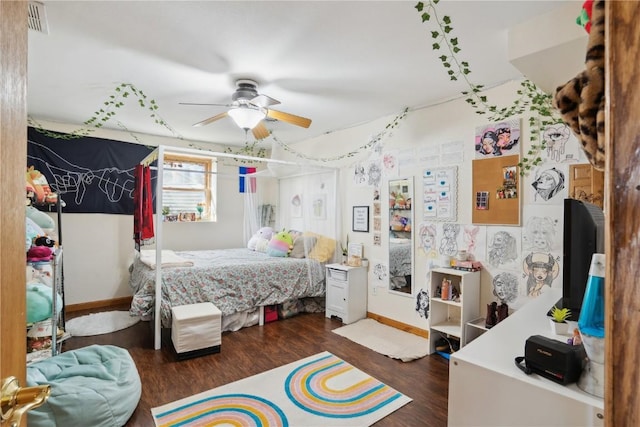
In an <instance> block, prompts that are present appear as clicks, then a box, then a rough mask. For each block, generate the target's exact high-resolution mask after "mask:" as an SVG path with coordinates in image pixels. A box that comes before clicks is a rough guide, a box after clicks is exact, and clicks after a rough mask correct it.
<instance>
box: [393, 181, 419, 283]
mask: <svg viewBox="0 0 640 427" xmlns="http://www.w3.org/2000/svg"><path fill="white" fill-rule="evenodd" d="M412 228H413V178H402V179H394V180H390V181H389V291H391V292H399V293H401V294H403V295H405V296H412V295H413V286H412V284H413V280H411V278H412V275H413V239H412V237H413V232H412Z"/></svg>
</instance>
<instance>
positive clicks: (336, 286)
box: [325, 264, 367, 324]
mask: <svg viewBox="0 0 640 427" xmlns="http://www.w3.org/2000/svg"><path fill="white" fill-rule="evenodd" d="M326 278H327V280H326V282H327V300H326V309H325V313H326V316H327V317H338V318H340V319H341V320H342V323H345V324H347V323H353V322H355V321H356V320H360V319H364V318H365V317H367V269H366V268H364V267H350V266H348V265H343V264H327V266H326Z"/></svg>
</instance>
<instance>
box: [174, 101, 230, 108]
mask: <svg viewBox="0 0 640 427" xmlns="http://www.w3.org/2000/svg"><path fill="white" fill-rule="evenodd" d="M178 104H180V105H207V106H209V105H213V106H216V107H231V105H230V104H201V103H198V102H178Z"/></svg>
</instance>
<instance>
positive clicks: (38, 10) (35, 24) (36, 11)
mask: <svg viewBox="0 0 640 427" xmlns="http://www.w3.org/2000/svg"><path fill="white" fill-rule="evenodd" d="M29 29H30V30H34V31H38V32H40V33H44V34H49V25H48V24H47V13H46V11H45V9H44V4H43V3H40V2H37V1H30V2H29Z"/></svg>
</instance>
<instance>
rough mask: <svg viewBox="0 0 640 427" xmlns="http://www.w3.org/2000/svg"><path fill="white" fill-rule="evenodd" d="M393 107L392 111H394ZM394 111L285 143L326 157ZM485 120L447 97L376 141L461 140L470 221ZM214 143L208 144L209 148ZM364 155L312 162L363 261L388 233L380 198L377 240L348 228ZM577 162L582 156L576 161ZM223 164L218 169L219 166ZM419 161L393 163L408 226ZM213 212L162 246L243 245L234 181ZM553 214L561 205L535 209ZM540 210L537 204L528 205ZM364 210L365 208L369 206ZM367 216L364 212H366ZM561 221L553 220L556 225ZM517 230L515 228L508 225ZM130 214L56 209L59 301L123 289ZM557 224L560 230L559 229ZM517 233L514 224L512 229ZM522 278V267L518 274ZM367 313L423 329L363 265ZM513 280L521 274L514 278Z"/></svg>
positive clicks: (418, 283) (486, 282)
mask: <svg viewBox="0 0 640 427" xmlns="http://www.w3.org/2000/svg"><path fill="white" fill-rule="evenodd" d="M519 87H520V85H519V82H509V83H506V84H504V85H502V86H499V87H496V88H493V89H491V90H488V91H487V92H486V95H487V96H488V98H489V101H490V102H491V103H494V104H497V105H498V106H509V105H511V103H512V102H513V100H514V99H515V98H516V91H517V90H518V88H519ZM399 110H400V109H399ZM398 112H400V111H398ZM395 115H396V114H393V115H390V116H388V117H383V118H380V119H377V120H375V121H372V122H370V123H367V124H364V125H361V126H358V127H355V128H351V129H346V130H343V131H339V132H334V133H331V134H327V135H323V136H321V137H318V138H313V139H309V140H307V141H304V142H303V143H301V144H296V145H295V146H294V147H293V148H294V149H296V150H299V151H300V152H301V153H303V154H305V155H308V156H311V157H314V158H322V157H333V156H336V155H337V154H345V153H347V152H349V151H352V150H354V149H357V148H358V147H360V146H363V145H365V144H367V143H368V142H369V141H370V140H371V138H372V136H373V135H377V134H378V133H379V132H381V131H383V130H384V128H385V126H386V125H387V124H388V123H390V122H391V121H392V119H393V118H394V117H395ZM487 123H488V119H487V118H486V117H485V116H481V115H478V114H476V113H475V110H473V109H472V108H471V107H470V106H468V104H466V103H465V102H464V100H462V99H458V100H453V101H449V102H446V103H442V104H440V105H436V106H432V107H429V108H424V109H420V110H416V111H412V112H409V113H408V115H407V117H406V118H405V119H404V120H402V122H401V123H400V126H399V127H397V128H396V129H393V130H392V131H391V132H390V134H388V135H387V136H386V137H384V138H383V139H382V143H383V144H384V146H385V150H406V149H415V148H420V149H424V148H425V147H426V148H428V147H438V146H439V145H440V144H442V143H446V142H451V141H464V144H465V152H464V159H463V160H461V163H460V164H459V165H458V215H457V223H459V224H462V225H465V224H471V214H472V210H471V209H472V190H471V172H472V169H471V165H472V159H473V158H474V142H473V141H474V135H475V128H476V127H477V126H482V125H485V124H487ZM43 124H44V126H45V127H47V128H49V129H53V130H59V131H63V132H64V131H69V130H71V129H69V128H68V127H67V128H65V127H64V126H60V125H57V124H48V123H43ZM521 130H522V132H521V134H522V136H521V138H522V139H521V144H522V145H523V152H526V150H527V149H528V147H529V144H530V143H529V130H528V120H526V117H524V118H523V120H522V129H521ZM95 136H97V137H102V138H109V139H116V140H122V141H128V142H135V141H133V140H132V139H133V138H131V136H130V135H128V134H127V133H124V132H116V131H110V132H109V131H102V132H100V133H96V134H95ZM143 142H144V143H145V144H148V145H156V144H160V143H162V144H167V145H179V144H181V145H185V144H187V142H185V141H179V140H175V139H171V138H160V137H151V136H145V137H144V141H143ZM212 149H214V150H215V149H216V147H212ZM370 155H371V152H370V151H363V152H362V153H360V154H359V155H357V156H355V157H349V158H345V159H343V160H340V161H332V162H319V164H322V165H323V166H330V167H337V168H340V170H339V181H338V207H339V210H338V211H339V212H341V214H340V218H338V225H339V226H340V224H342V226H341V227H342V232H341V233H340V234H341V239H342V243H343V244H344V243H345V242H344V239H345V235H346V234H347V233H348V234H349V240H350V242H355V243H362V244H363V245H364V256H365V257H367V258H369V259H370V260H381V261H386V260H387V248H388V239H387V236H386V234H385V232H384V230H388V219H387V218H386V212H387V210H386V209H385V204H384V203H382V212H381V217H382V230H383V231H382V232H381V234H382V236H383V239H382V245H381V246H374V245H373V224H372V221H371V223H370V232H369V233H361V232H359V233H358V232H352V231H351V221H352V218H351V214H352V207H353V206H359V205H364V206H367V205H368V206H372V197H373V188H371V187H362V186H356V185H355V184H354V183H353V182H352V176H353V165H354V163H355V162H357V161H364V160H366V159H368V158H369V156H370ZM278 158H282V159H285V160H290V159H293V160H295V157H294V156H292V155H291V154H290V153H289V152H286V151H285V152H283V153H281V155H279V157H278ZM583 162H586V160H584V159H583ZM223 169H224V168H223ZM423 169H424V166H423V165H420V164H416V165H414V166H412V167H411V169H406V168H405V169H401V170H400V171H399V176H413V177H414V182H415V185H414V195H415V197H414V206H415V211H414V217H415V220H414V224H413V226H414V230H415V229H416V225H417V224H419V223H420V222H421V219H422V215H423V212H422V203H421V200H422V199H421V190H422V181H421V177H422V171H423ZM226 170H227V171H231V172H230V173H232V174H234V173H236V171H237V169H235V164H233V165H230V166H228V167H226ZM531 179H532V178H526V179H523V180H522V182H521V194H520V196H521V197H520V203H521V206H522V215H521V219H522V220H523V219H524V218H525V217H526V215H527V213H528V212H530V211H532V210H533V209H531V205H530V200H531V191H529V188H530V187H531V186H530V184H531V181H530V180H531ZM386 188H387V183H386V180H385V181H383V183H382V191H381V194H380V198H381V202H384V201H385V200H386V197H387V190H386ZM218 194H219V199H218V200H219V211H218V212H219V216H218V222H216V223H180V224H165V228H164V230H165V231H166V233H165V236H166V239H165V242H166V243H165V245H164V247H166V248H171V249H176V250H180V249H205V248H225V247H239V246H243V245H244V242H243V238H242V215H241V214H242V206H243V203H242V198H241V195H240V194H239V193H238V191H237V179H233V180H232V182H227V183H226V184H224V183H223V182H221V183H220V185H219V191H218ZM268 197H271V199H269V200H277V191H275V190H273V189H271V190H270V196H268ZM543 208H545V209H549V210H551V211H555V212H556V213H557V212H558V209H560V212H561V209H562V208H561V206H553V207H548V208H547V207H543ZM536 209H540V206H536ZM370 211H371V212H372V211H373V209H371V210H370ZM371 215H372V214H371ZM559 226H560V227H561V224H560V225H559ZM515 228H517V229H519V228H520V227H515ZM132 230H133V224H132V217H131V216H123V215H97V214H65V215H63V232H64V237H63V238H64V247H65V251H66V257H65V291H66V302H67V304H76V303H82V302H90V301H99V300H106V299H112V298H117V297H123V296H128V295H131V292H130V291H129V288H128V284H127V281H128V275H129V274H128V271H127V268H128V265H129V259H130V256H131V254H132V250H133V241H132V237H131V235H132ZM560 230H561V228H560ZM520 231H521V230H520ZM519 274H520V276H522V270H521V271H520V272H519ZM369 277H370V280H369V282H370V283H369V294H368V311H370V312H372V313H376V314H379V315H382V316H385V317H388V318H392V319H395V320H397V321H399V322H403V323H406V324H409V325H412V326H415V327H418V328H424V329H426V328H427V321H426V320H425V319H423V318H421V317H420V316H419V315H418V314H417V312H416V311H415V299H414V298H413V297H406V296H401V295H398V294H393V293H389V292H387V291H386V290H383V291H378V292H376V294H375V295H374V292H373V288H372V285H371V282H372V281H371V271H369ZM561 277H562V276H561V274H560V276H559V279H558V280H556V281H555V282H554V287H555V286H561V281H560V279H561ZM427 278H428V260H427V259H426V257H425V256H424V255H422V254H421V253H420V252H419V251H417V250H416V251H415V274H414V278H413V280H414V283H415V288H416V289H420V288H425V289H426V288H427ZM520 280H521V281H522V280H524V278H523V277H522V278H521V279H520ZM491 281H492V275H491V272H490V271H488V270H483V272H482V290H481V313H482V314H484V311H483V309H482V307H485V305H486V303H487V302H490V301H491V300H493V299H494V297H493V295H492V284H491Z"/></svg>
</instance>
